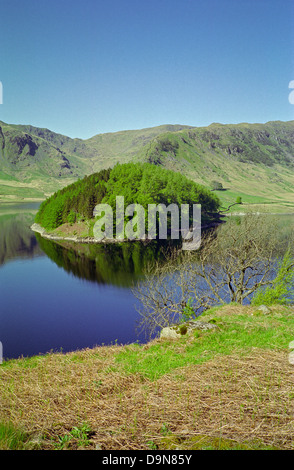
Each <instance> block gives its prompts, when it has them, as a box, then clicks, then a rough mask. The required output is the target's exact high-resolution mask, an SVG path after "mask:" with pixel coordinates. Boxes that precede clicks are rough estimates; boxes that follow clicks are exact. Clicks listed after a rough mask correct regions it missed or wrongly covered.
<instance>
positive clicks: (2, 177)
mask: <svg viewBox="0 0 294 470" xmlns="http://www.w3.org/2000/svg"><path fill="white" fill-rule="evenodd" d="M0 124H1V127H2V131H3V135H4V137H5V139H6V142H8V143H7V145H6V151H7V153H6V154H5V155H4V154H3V152H2V160H1V158H0V160H1V162H2V163H1V169H0V170H1V171H0V193H1V194H2V195H1V196H0V197H1V199H2V200H5V199H6V200H7V199H9V197H10V198H13V197H16V196H17V197H18V198H21V197H27V196H28V195H29V194H30V192H31V195H32V197H36V198H38V197H39V198H40V197H41V198H42V197H43V198H44V197H46V195H47V194H50V193H52V192H53V191H55V190H57V189H59V188H61V187H63V186H65V185H67V184H69V183H71V182H72V181H74V180H76V179H77V178H78V177H82V176H83V175H85V174H90V173H93V172H94V171H98V170H100V169H101V168H105V167H111V166H113V165H114V164H115V163H116V162H118V161H119V162H126V161H131V160H132V161H134V160H151V161H154V162H159V163H161V164H162V165H163V166H165V167H167V168H170V169H173V170H176V171H180V172H182V173H184V174H186V175H188V176H189V177H191V178H192V179H194V180H195V181H198V182H200V183H202V184H205V185H207V186H209V187H210V186H211V182H212V181H213V180H217V181H219V182H221V183H222V184H223V187H224V188H225V191H222V192H219V196H220V197H221V199H222V200H223V203H224V205H225V206H227V205H229V204H230V203H232V202H235V200H236V197H237V196H241V197H242V200H243V202H245V203H248V204H249V203H250V204H258V205H260V204H261V205H262V206H261V207H257V208H256V210H258V209H259V210H260V209H262V210H267V208H268V205H269V204H273V203H274V204H276V205H277V206H276V207H273V208H271V210H272V209H273V210H274V211H278V212H279V211H286V212H287V211H289V212H293V208H294V191H293V187H294V185H293V182H294V167H293V155H294V140H293V128H294V122H293V121H291V122H285V123H284V122H270V123H267V124H236V125H221V124H212V125H211V126H208V127H205V128H192V127H189V126H168V125H165V126H158V127H154V128H148V129H141V130H131V131H121V132H115V133H107V134H99V135H96V136H94V137H92V138H91V139H87V140H81V139H70V138H69V137H66V136H62V135H60V134H56V133H54V132H51V131H49V130H48V129H39V128H36V127H32V126H16V125H7V124H4V123H0ZM27 135H29V136H31V138H32V140H33V142H34V143H35V144H36V145H37V146H38V149H37V151H36V154H35V155H34V156H32V155H30V154H29V152H30V148H29V145H28V144H27V145H26V146H25V147H24V148H23V149H22V151H21V152H20V153H19V155H18V158H17V159H16V163H12V161H11V160H13V158H14V157H13V155H14V156H15V152H18V151H19V147H17V145H16V143H15V139H16V137H20V138H21V139H24V138H25V139H27V137H24V136H27ZM164 141H168V142H170V143H171V144H172V146H171V148H169V149H165V150H163V149H162V142H164ZM21 142H23V143H25V142H26V140H25V141H23V140H21ZM30 145H32V144H30ZM173 146H174V148H173ZM9 152H10V153H9ZM4 153H5V152H4ZM8 154H9V155H8ZM65 159H66V160H65ZM28 164H29V165H28ZM236 209H238V207H234V210H236ZM242 210H243V211H244V210H246V208H244V207H242Z"/></svg>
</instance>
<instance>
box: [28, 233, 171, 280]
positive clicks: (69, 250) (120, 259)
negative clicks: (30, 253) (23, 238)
mask: <svg viewBox="0 0 294 470" xmlns="http://www.w3.org/2000/svg"><path fill="white" fill-rule="evenodd" d="M36 237H37V240H38V243H39V244H40V247H41V248H42V250H43V251H44V252H45V253H46V255H47V256H48V257H49V258H50V259H52V261H54V262H55V263H56V264H57V265H58V266H60V267H62V268H63V269H65V270H66V271H67V272H70V273H72V274H74V275H75V276H77V277H80V278H82V279H87V280H89V281H93V282H97V283H99V284H105V283H107V284H113V285H118V286H124V287H127V286H131V285H132V283H133V281H134V280H136V279H139V278H140V277H141V276H142V275H143V271H144V268H145V266H146V265H148V264H150V263H153V262H154V261H155V260H156V261H158V260H160V259H162V260H164V258H165V256H166V249H167V247H166V245H164V244H162V243H159V242H156V241H153V242H151V243H149V244H144V243H142V242H139V241H136V242H130V243H127V242H123V243H118V244H70V243H67V242H62V243H61V242H58V243H57V242H53V241H51V240H46V239H44V238H42V237H41V236H40V235H39V234H36Z"/></svg>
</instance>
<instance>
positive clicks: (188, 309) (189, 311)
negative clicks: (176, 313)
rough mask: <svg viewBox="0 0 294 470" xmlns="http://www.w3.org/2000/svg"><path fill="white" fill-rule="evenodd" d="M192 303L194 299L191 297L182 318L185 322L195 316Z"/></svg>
mask: <svg viewBox="0 0 294 470" xmlns="http://www.w3.org/2000/svg"><path fill="white" fill-rule="evenodd" d="M192 303H193V300H192V298H190V299H189V300H188V302H187V304H186V305H185V306H184V308H183V312H182V318H181V320H182V321H184V322H186V321H189V320H191V319H193V318H195V311H194V309H193V306H192Z"/></svg>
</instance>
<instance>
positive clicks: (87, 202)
mask: <svg viewBox="0 0 294 470" xmlns="http://www.w3.org/2000/svg"><path fill="white" fill-rule="evenodd" d="M116 196H123V197H124V203H125V207H127V206H128V205H129V204H135V203H137V204H140V205H141V206H143V207H144V208H145V209H147V207H148V204H158V203H162V204H165V205H167V206H168V205H169V204H171V203H174V204H178V205H180V204H190V205H191V204H201V206H202V212H204V213H205V212H215V211H217V210H218V208H219V206H220V201H219V199H218V197H217V196H215V195H214V194H211V192H210V191H209V190H208V189H206V188H204V187H203V186H201V185H199V184H196V183H194V182H193V181H191V180H189V179H188V178H186V177H185V176H183V175H182V174H180V173H176V172H174V171H171V170H166V169H163V168H160V167H157V166H155V165H151V164H149V163H136V164H135V163H126V164H122V165H119V164H117V165H115V166H114V168H113V169H111V170H110V169H109V170H102V171H100V172H99V173H94V174H92V175H90V176H86V177H85V178H84V179H83V180H79V181H77V182H76V183H73V184H71V185H69V186H67V187H66V188H63V189H62V190H60V191H57V192H56V193H55V194H53V195H52V196H51V197H50V198H49V199H47V200H46V201H44V202H43V203H42V204H41V206H40V209H39V212H38V214H37V215H36V218H35V222H37V223H39V224H40V225H42V226H43V227H44V228H46V229H55V228H56V227H59V226H60V225H61V224H63V223H65V222H68V223H73V222H74V221H75V220H76V219H77V218H78V214H79V218H80V219H81V220H83V219H92V218H93V209H94V207H95V206H96V205H97V204H99V203H104V204H109V205H110V206H111V208H112V210H113V214H114V220H115V218H116V217H115V216H116ZM126 221H127V219H126V220H125V222H126Z"/></svg>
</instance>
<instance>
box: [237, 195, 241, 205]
mask: <svg viewBox="0 0 294 470" xmlns="http://www.w3.org/2000/svg"><path fill="white" fill-rule="evenodd" d="M236 203H237V204H242V198H241V196H238V197H237V199H236Z"/></svg>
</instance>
